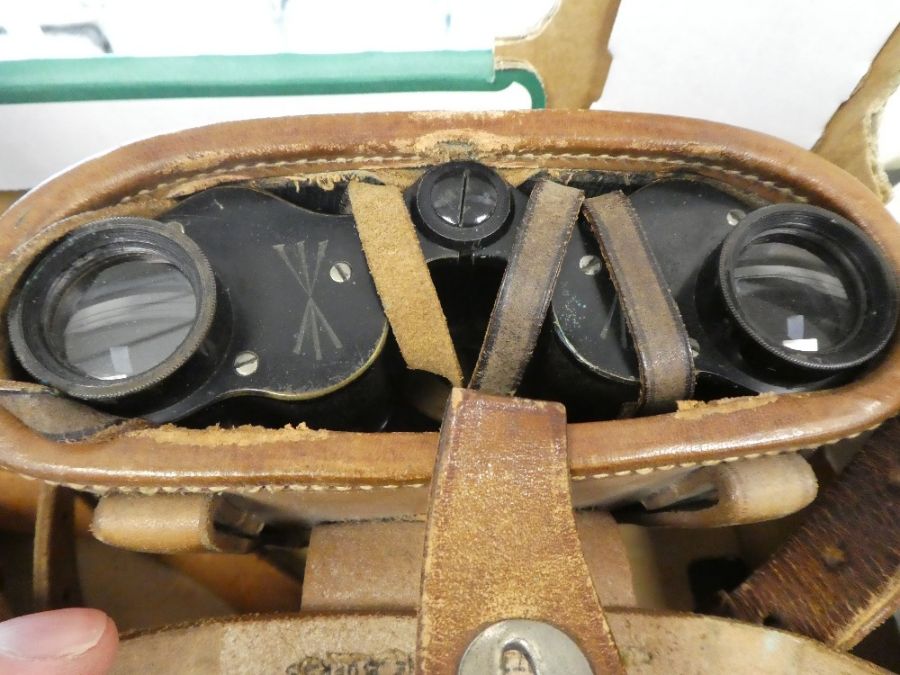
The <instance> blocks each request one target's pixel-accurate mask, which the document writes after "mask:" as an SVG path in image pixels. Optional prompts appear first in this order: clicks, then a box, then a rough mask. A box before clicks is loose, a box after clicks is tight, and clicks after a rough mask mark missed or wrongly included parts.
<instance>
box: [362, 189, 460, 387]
mask: <svg viewBox="0 0 900 675" xmlns="http://www.w3.org/2000/svg"><path fill="white" fill-rule="evenodd" d="M347 194H348V195H349V197H350V207H351V209H352V211H353V217H354V218H355V219H356V229H357V231H358V232H359V238H360V241H362V247H363V252H364V253H365V254H366V262H367V263H368V265H369V272H370V273H371V274H372V279H373V281H374V282H375V288H376V289H377V290H378V296H379V297H380V298H381V304H382V305H383V306H384V313H385V314H386V315H387V318H388V321H390V324H391V329H392V330H393V332H394V338H396V340H397V345H398V346H399V347H400V353H401V354H402V355H403V359H404V360H405V361H406V365H407V366H408V367H409V368H413V369H415V370H424V371H427V372H429V373H435V374H437V375H440V376H441V377H444V378H446V379H447V380H448V381H449V382H450V384H452V385H455V386H459V385H461V384H462V379H463V376H462V369H461V368H460V365H459V359H458V358H457V355H456V349H455V348H454V346H453V341H452V340H451V339H450V329H449V328H448V327H447V319H446V317H445V316H444V310H443V309H442V308H441V302H440V300H439V299H438V295H437V291H436V290H435V288H434V283H432V281H431V275H430V274H429V272H428V266H427V265H426V264H425V257H424V256H423V255H422V249H421V247H420V246H419V239H418V237H417V236H416V226H415V224H414V223H413V222H412V219H411V218H410V216H409V211H408V210H407V208H406V203H405V202H404V201H403V195H402V194H401V193H400V190H399V189H398V188H396V187H393V186H389V185H372V184H370V183H360V182H351V183H350V184H349V186H348V188H347Z"/></svg>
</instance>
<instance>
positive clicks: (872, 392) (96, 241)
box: [0, 111, 900, 673]
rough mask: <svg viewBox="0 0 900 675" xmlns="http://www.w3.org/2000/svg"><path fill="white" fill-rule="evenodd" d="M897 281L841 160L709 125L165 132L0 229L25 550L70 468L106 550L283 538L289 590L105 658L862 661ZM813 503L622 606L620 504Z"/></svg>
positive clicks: (240, 546) (601, 119) (142, 662)
mask: <svg viewBox="0 0 900 675" xmlns="http://www.w3.org/2000/svg"><path fill="white" fill-rule="evenodd" d="M898 269H900V231H898V228H897V223H896V222H895V221H894V220H893V219H892V217H891V216H890V215H889V214H888V213H887V212H886V211H885V209H884V208H883V206H882V204H881V203H880V202H879V200H878V199H877V197H876V196H875V195H874V194H872V193H871V192H869V191H868V190H867V189H866V188H865V187H864V186H863V185H861V184H860V183H859V182H857V181H856V180H855V179H854V178H852V177H851V176H849V175H848V174H847V173H845V172H844V171H842V170H841V169H839V168H837V167H836V166H833V165H832V164H829V163H828V162H826V161H825V160H823V159H821V158H819V157H817V156H815V155H813V154H811V153H809V152H807V151H804V150H802V149H799V148H797V147H794V146H792V145H790V144H788V143H785V142H783V141H779V140H777V139H774V138H770V137H768V136H764V135H761V134H757V133H753V132H750V131H745V130H741V129H736V128H733V127H728V126H724V125H720V124H713V123H709V122H703V121H698V120H690V119H682V118H674V117H663V116H654V115H642V114H623V113H602V112H590V111H576V112H557V111H547V112H544V111H541V112H537V111H535V112H510V113H482V114H443V113H420V114H399V113H391V114H373V115H349V116H319V117H297V118H277V119H266V120H253V121H245V122H233V123H226V124H219V125H214V126H210V127H204V128H199V129H191V130H187V131H183V132H179V133H175V134H171V135H167V136H161V137H157V138H153V139H149V140H146V141H141V142H139V143H135V144H133V145H129V146H126V147H123V148H120V149H118V150H115V151H113V152H111V153H109V154H106V155H103V156H100V157H97V158H94V159H91V160H89V161H86V162H84V163H82V164H79V165H78V166H76V167H74V168H72V169H70V170H69V171H67V172H65V173H63V174H61V175H59V176H57V177H55V178H53V179H52V180H50V181H48V182H47V183H45V184H43V185H41V186H39V187H38V188H36V189H34V190H33V191H31V192H30V193H28V194H27V195H26V196H24V197H23V198H22V199H21V200H20V201H19V202H17V203H16V204H15V205H14V206H13V207H12V208H10V210H9V211H7V212H6V213H5V214H3V216H2V217H0V307H2V317H3V322H4V328H5V330H4V332H3V334H4V335H8V336H9V343H8V346H7V349H5V350H3V351H2V354H0V356H2V359H0V370H2V377H3V378H4V379H3V381H2V382H0V407H2V409H3V410H2V411H0V465H2V466H3V467H4V468H5V469H7V470H8V471H10V472H14V473H17V474H21V475H23V476H26V477H29V478H33V479H37V480H39V481H43V482H44V483H46V484H47V485H48V486H55V487H52V488H48V490H51V492H52V493H53V494H54V495H55V501H51V502H48V503H50V504H55V505H56V506H55V507H52V508H51V507H48V509H49V510H47V511H46V512H45V513H44V516H46V517H45V518H43V519H41V518H39V521H38V534H37V539H38V541H41V542H43V546H44V549H45V552H46V554H47V555H48V556H51V557H52V555H53V553H54V551H55V552H56V555H57V556H59V555H65V554H64V553H63V554H61V553H60V551H64V550H65V547H64V546H63V547H59V546H56V547H55V546H53V545H51V542H53V541H56V540H57V539H58V538H62V539H65V537H67V536H71V532H70V528H69V529H67V528H66V527H64V526H63V525H61V524H60V522H59V519H58V518H57V519H54V517H52V516H53V514H57V515H58V514H59V513H64V512H65V509H66V507H65V503H66V502H65V500H66V499H71V496H72V495H73V494H75V493H82V494H86V495H88V496H89V498H90V501H91V502H92V504H94V509H93V522H92V525H91V529H92V532H93V534H94V536H96V537H97V538H98V539H100V540H101V541H103V542H105V543H107V544H110V545H113V546H118V547H122V548H125V549H130V550H133V551H142V552H149V553H156V554H176V553H185V552H196V551H218V552H225V553H246V552H253V551H265V550H270V549H272V548H278V549H281V550H284V549H292V550H294V549H295V550H301V549H304V550H306V551H307V554H306V561H305V565H301V569H300V571H299V572H298V575H299V574H302V575H303V601H302V609H303V611H302V612H301V613H300V614H299V615H283V616H275V617H269V618H263V617H256V618H252V619H241V620H232V619H226V620H218V621H212V622H204V623H202V624H200V625H196V626H187V627H177V628H171V629H166V630H161V631H158V632H152V633H145V634H142V635H140V636H137V637H134V638H132V639H126V640H124V641H123V644H122V648H121V649H122V652H121V655H120V658H119V662H118V664H117V667H118V668H119V669H120V671H121V672H131V671H132V670H134V671H135V672H136V671H137V670H140V671H141V672H146V671H147V670H148V669H149V670H150V671H154V670H155V669H156V670H160V671H166V670H168V669H170V668H171V666H172V662H171V661H170V660H169V659H171V658H172V657H173V656H172V655H173V654H177V655H178V659H179V666H178V669H179V670H180V671H181V672H194V671H197V672H208V671H210V670H215V669H216V668H218V669H219V670H220V671H222V672H250V671H253V672H263V671H265V672H269V671H271V672H296V673H307V672H316V673H319V672H322V673H337V672H356V671H351V670H341V668H345V669H346V668H351V667H355V668H357V669H358V670H359V672H384V673H395V672H396V673H401V672H404V673H405V672H411V671H412V670H415V671H416V672H423V673H456V672H459V673H482V672H497V673H499V672H511V671H510V669H513V670H514V669H515V668H519V670H515V672H536V673H556V672H559V673H563V672H565V673H591V672H593V673H601V672H624V671H625V670H626V669H627V670H628V672H640V673H643V672H646V673H656V672H709V673H718V672H725V671H732V672H759V671H765V672H785V673H788V672H796V670H797V669H798V668H800V667H801V665H800V664H803V665H802V667H803V668H805V669H808V670H817V671H820V672H824V671H831V670H834V669H843V670H842V672H843V671H846V672H871V670H872V668H873V667H872V666H869V665H868V664H866V663H863V662H861V661H858V660H855V659H854V658H853V657H850V656H847V655H845V654H841V653H840V652H841V651H843V650H848V649H849V648H851V647H853V646H854V645H855V644H856V643H857V642H859V640H860V639H861V638H862V637H864V636H865V635H866V634H867V633H868V632H870V631H871V630H872V629H873V628H874V627H875V626H877V625H878V624H879V623H880V622H881V621H882V620H884V619H885V618H886V617H888V616H889V615H890V613H891V612H892V611H895V610H896V608H897V603H898V597H900V524H898V521H897V519H896V518H895V517H894V514H896V513H897V507H898V506H900V503H898V500H900V498H898V494H900V492H898V490H900V488H898V486H900V461H898V453H897V447H898V443H900V432H898V429H897V426H896V423H895V422H893V421H891V418H893V417H894V416H895V415H896V414H897V412H898V408H900V342H898V340H897V338H896V335H895V334H894V325H895V323H896V318H897V276H896V274H897V270H898ZM129 331H131V333H129ZM135 331H137V334H138V337H128V336H125V337H123V335H124V334H126V333H127V334H128V335H132V334H134V332H135ZM879 427H881V428H880V429H879ZM876 429H877V430H876ZM873 430H875V431H874V433H872V432H873ZM847 439H858V441H859V444H860V445H861V446H862V449H861V450H859V452H858V453H857V454H856V456H855V458H854V460H853V461H852V462H851V464H850V465H849V467H848V468H847V469H846V470H845V471H844V472H843V473H841V474H840V475H838V476H837V477H833V479H832V480H830V482H828V483H827V484H826V482H825V481H824V480H823V485H822V487H821V489H820V487H819V481H818V480H817V476H816V474H815V473H814V472H813V469H812V466H811V462H812V463H815V458H816V457H817V456H819V455H821V453H822V452H823V450H822V449H823V448H828V447H832V446H835V444H838V443H842V442H844V441H845V440H847ZM819 493H821V494H819ZM817 494H818V498H817ZM811 504H812V506H811V507H810V508H809V509H807V511H806V512H805V513H804V514H803V521H802V523H803V524H802V525H801V527H800V529H799V530H798V531H797V532H796V533H795V534H794V535H793V536H792V538H790V539H789V540H788V541H787V543H786V544H785V545H784V546H783V547H782V548H781V549H779V550H778V551H777V552H776V553H775V554H774V555H773V557H772V558H771V559H770V560H768V561H767V562H764V563H762V565H760V566H759V567H758V568H757V569H756V570H755V571H753V572H752V573H750V575H749V577H747V578H746V579H745V580H744V581H743V582H742V583H740V584H739V585H738V586H737V587H736V588H733V589H728V590H727V592H723V593H722V594H721V596H720V598H719V602H718V606H717V607H716V608H714V609H712V610H710V614H711V613H717V614H719V615H724V616H726V617H728V618H722V617H721V616H719V617H714V616H711V615H709V614H678V613H673V612H668V613H666V612H663V613H659V612H650V611H647V610H646V609H641V608H640V607H639V606H638V604H639V603H638V601H637V600H636V596H635V592H634V586H635V583H636V577H634V576H633V574H632V570H631V565H630V562H629V559H628V556H627V555H626V548H625V546H624V544H623V542H622V539H621V536H620V528H619V525H617V523H623V522H625V523H637V524H639V525H642V526H648V527H672V528H691V529H698V528H718V527H726V526H732V525H743V524H748V523H757V522H762V521H768V520H774V519H779V518H782V517H784V516H787V515H789V514H793V513H796V512H798V511H800V510H801V509H804V508H806V507H808V506H810V505H811ZM54 509H55V510H54ZM48 514H49V515H48ZM54 564H56V565H58V564H64V563H59V562H58V561H57V562H56V563H54V562H53V561H52V560H51V561H49V562H46V566H47V569H51V568H54ZM42 570H44V567H39V568H37V570H36V571H37V572H42ZM47 583H48V584H51V583H52V581H48V582H47ZM51 595H52V592H51ZM753 624H756V625H753ZM773 626H774V627H778V628H782V629H785V630H786V631H789V632H783V631H774V630H773V628H772V627H773ZM772 645H775V647H774V648H773V646H772ZM161 647H162V648H161ZM316 668H318V670H316ZM504 668H506V670H504Z"/></svg>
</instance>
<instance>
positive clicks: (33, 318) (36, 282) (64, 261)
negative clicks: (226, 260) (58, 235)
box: [9, 218, 216, 400]
mask: <svg viewBox="0 0 900 675" xmlns="http://www.w3.org/2000/svg"><path fill="white" fill-rule="evenodd" d="M215 307H216V285H215V279H214V277H213V273H212V269H211V268H210V266H209V263H208V261H207V260H206V258H205V256H204V255H203V253H202V252H201V251H200V249H199V248H198V247H197V246H196V244H195V243H194V242H193V241H192V240H190V239H189V238H188V237H186V236H185V235H184V234H182V233H181V232H179V231H177V230H175V229H171V228H166V227H164V226H162V225H160V223H155V222H153V221H148V220H144V219H141V218H111V219H109V220H106V221H99V222H97V223H93V224H91V225H87V226H85V227H83V228H81V229H80V230H77V231H76V232H73V233H72V234H70V235H69V236H68V237H66V238H65V239H63V240H62V241H61V242H60V243H59V244H58V245H57V246H55V247H54V248H53V249H51V250H50V251H49V252H48V253H47V255H45V256H44V257H43V258H42V259H41V260H40V261H39V262H38V264H37V265H36V266H35V268H34V269H33V270H32V271H31V273H30V274H29V275H28V277H27V279H26V281H25V283H24V284H23V285H22V287H21V288H20V290H19V293H18V294H17V296H16V298H15V300H14V302H13V304H12V307H11V311H10V325H9V334H10V339H11V341H12V346H13V350H14V351H15V353H16V356H18V357H19V361H20V362H21V363H22V365H23V366H24V367H25V369H26V370H27V371H29V372H30V373H31V374H32V375H34V377H35V378H37V379H38V380H39V381H40V382H44V383H46V384H50V385H51V386H54V387H57V388H58V389H61V390H62V391H64V392H66V393H68V394H71V395H72V396H77V397H80V398H86V399H97V400H100V399H116V398H118V397H123V396H130V395H132V394H136V393H138V392H142V391H146V390H148V389H149V388H151V387H153V386H155V385H156V384H158V383H159V382H160V381H162V380H163V379H164V378H167V377H168V376H170V375H171V374H172V373H174V372H175V371H176V370H178V369H179V368H181V367H182V366H183V365H185V364H186V363H187V362H188V360H189V359H191V357H192V356H193V355H194V354H195V353H196V352H197V351H198V348H199V347H200V345H201V344H202V343H203V341H204V340H205V338H206V334H207V332H208V330H209V327H210V325H211V323H212V319H213V315H214V313H215Z"/></svg>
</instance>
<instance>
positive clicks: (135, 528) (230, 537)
mask: <svg viewBox="0 0 900 675" xmlns="http://www.w3.org/2000/svg"><path fill="white" fill-rule="evenodd" d="M263 524H264V523H263V521H262V520H261V519H260V517H259V516H258V515H257V510H256V509H253V508H251V507H250V506H248V505H246V504H243V503H242V502H241V501H240V498H239V497H236V496H227V495H212V494H160V495H131V494H111V495H106V496H104V497H103V498H102V499H101V500H100V503H99V504H98V505H97V508H96V510H95V511H94V520H93V521H92V522H91V532H92V533H93V534H94V536H95V537H96V538H97V539H99V540H100V541H102V542H103V543H104V544H108V545H110V546H118V547H120V548H126V549H129V550H132V551H141V552H143V553H166V554H173V553H198V552H204V551H215V552H226V553H245V552H247V551H249V550H250V549H252V548H253V547H254V546H255V545H256V544H257V540H258V535H259V534H260V532H261V531H262V528H263Z"/></svg>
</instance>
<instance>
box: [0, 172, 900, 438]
mask: <svg viewBox="0 0 900 675" xmlns="http://www.w3.org/2000/svg"><path fill="white" fill-rule="evenodd" d="M543 178H545V179H546V178H549V179H551V180H560V181H564V182H566V183H567V184H569V185H571V186H573V187H577V188H580V189H581V190H583V191H584V192H585V194H586V195H588V196H594V195H599V194H603V193H604V192H608V191H611V190H623V191H624V192H626V193H627V194H628V198H629V201H630V203H631V207H632V208H633V210H634V212H635V213H636V214H637V216H638V218H639V221H640V224H641V227H642V229H643V233H644V235H645V237H646V241H647V244H648V247H649V249H650V250H651V252H652V254H653V257H654V258H655V259H656V261H657V262H658V265H659V270H660V272H661V274H662V278H663V280H664V282H665V285H666V286H667V289H668V291H669V292H670V293H671V297H672V299H673V300H674V302H675V303H676V305H677V308H678V310H679V313H680V315H681V319H682V320H683V322H684V327H685V329H686V332H687V335H688V336H689V343H690V348H691V354H692V356H693V364H694V375H695V387H694V395H695V397H696V398H698V399H702V400H711V399H715V398H720V397H726V396H733V395H742V394H752V393H764V392H786V391H807V390H814V389H821V388H826V387H831V386H835V385H836V384H840V383H844V382H847V381H850V380H852V379H853V377H855V376H856V375H857V374H858V373H859V372H860V371H861V369H864V368H866V367H867V364H870V363H871V362H872V361H873V359H876V358H877V356H878V354H879V353H880V352H881V351H882V349H883V348H884V347H885V346H886V345H887V343H888V342H889V340H890V338H891V336H892V333H893V331H894V327H895V324H896V321H897V314H898V297H897V283H896V279H895V277H894V274H893V271H892V270H891V268H890V266H889V265H888V263H887V262H886V260H885V258H884V256H883V255H882V253H881V251H880V250H879V248H878V246H877V245H876V244H875V242H873V241H872V240H870V239H869V238H868V237H867V236H866V235H865V234H864V233H863V232H862V231H861V230H860V229H859V228H858V227H857V226H855V225H854V224H853V223H851V222H849V221H848V220H846V219H845V218H843V217H841V216H839V215H837V214H835V213H832V212H830V211H827V210H825V209H822V208H819V207H815V206H810V205H806V204H796V203H791V204H763V203H750V202H748V201H747V198H746V197H742V196H739V195H738V194H736V193H735V192H733V191H731V190H730V189H729V188H728V186H727V185H725V184H719V183H715V182H712V181H706V180H705V179H704V180H701V179H698V178H696V177H694V178H690V179H688V178H678V177H672V178H668V179H663V180H657V181H655V182H650V183H647V184H645V185H640V186H633V185H624V184H618V183H615V184H614V183H611V182H610V179H609V178H608V177H604V176H602V175H599V174H598V175H594V174H592V173H591V172H580V173H573V174H572V175H565V176H550V177H547V176H544V177H543ZM535 180H536V179H535V178H534V177H532V178H530V179H529V180H526V181H525V182H524V183H522V184H520V185H519V186H518V187H514V186H512V185H511V184H510V183H508V182H507V181H506V180H505V179H504V178H503V177H502V176H501V175H500V174H499V173H498V172H496V171H494V170H493V169H491V168H489V167H487V166H484V165H481V164H478V163H475V162H449V163H446V164H442V165H438V166H435V167H432V168H431V169H429V170H427V171H426V172H425V173H424V174H423V175H422V176H421V177H420V178H419V180H418V181H417V182H416V183H415V184H414V185H412V186H411V187H409V188H408V189H407V190H406V192H405V193H404V196H405V200H406V204H407V206H408V208H409V212H410V215H411V217H412V220H413V222H414V223H415V225H416V228H417V235H418V238H419V243H420V246H421V249H422V253H423V255H424V258H425V261H426V262H427V264H428V268H429V271H430V273H431V277H432V281H433V282H434V285H435V289H436V291H437V295H438V297H439V298H440V300H441V305H442V307H443V310H444V312H445V315H446V318H447V322H448V326H449V329H450V333H451V335H452V337H453V341H454V344H455V347H456V350H457V353H458V356H459V359H460V362H461V363H462V365H463V369H464V370H467V369H468V370H469V371H471V368H472V366H473V364H474V362H475V360H476V358H477V355H478V351H479V349H480V348H481V342H482V340H483V337H484V334H485V329H486V326H487V323H488V320H489V318H490V314H491V309H492V307H493V303H494V299H495V296H496V294H497V291H498V289H499V287H500V283H501V279H502V276H503V271H504V267H505V265H506V262H507V261H508V260H509V257H510V255H511V251H512V250H513V244H514V242H515V238H516V236H517V233H518V230H519V225H520V223H521V222H522V218H523V215H524V213H525V210H526V205H527V203H528V199H529V192H530V191H531V189H532V188H533V187H534V185H535ZM345 188H346V184H340V183H338V184H336V185H334V186H325V187H323V186H319V185H316V184H315V183H308V184H302V185H300V184H295V185H293V186H291V187H284V186H279V187H276V188H272V189H271V190H262V189H258V188H254V187H245V186H220V187H214V188H209V189H206V190H204V191H202V192H199V193H197V194H194V195H193V196H190V197H188V198H186V199H184V200H183V201H182V202H181V203H180V204H178V206H177V207H175V208H174V209H172V210H170V211H168V212H166V213H164V214H161V215H159V216H158V217H157V218H156V219H154V220H149V219H144V218H131V217H117V218H109V219H105V220H100V221H96V222H93V223H89V224H87V225H84V226H81V227H79V228H77V229H76V230H74V231H72V232H70V233H69V234H67V235H65V236H64V237H63V238H62V239H61V240H59V241H58V242H57V243H56V244H55V245H53V246H52V247H50V248H49V249H48V250H46V251H45V252H44V253H43V254H42V255H40V256H39V258H38V259H37V261H36V262H35V263H34V264H33V265H32V267H31V268H30V269H29V270H28V271H27V272H26V274H25V275H24V276H23V278H22V280H21V282H20V283H19V286H18V289H17V291H16V293H15V296H14V298H13V300H12V302H11V305H10V308H9V310H8V317H7V318H8V325H9V334H10V339H11V344H12V347H13V351H14V354H15V356H16V358H17V360H18V362H19V364H20V365H21V366H22V368H24V370H25V371H27V373H28V374H30V375H31V376H32V377H33V378H34V379H35V380H36V381H38V382H40V383H42V384H45V385H48V386H51V387H54V388H56V389H58V390H60V391H62V392H64V393H65V394H67V395H69V396H71V397H73V398H76V399H81V400H83V401H86V402H89V403H90V404H92V405H94V406H95V407H97V408H100V409H103V410H108V411H112V412H115V413H117V414H121V415H125V416H138V417H142V418H145V419H147V420H149V421H150V422H153V423H165V422H171V421H180V422H181V423H182V424H186V425H188V426H192V425H194V426H201V425H203V426H205V425H207V424H211V423H221V424H226V425H234V424H242V423H253V424H263V425H270V426H271V425H280V424H284V423H295V422H305V423H307V424H309V425H310V426H314V427H326V428H331V429H354V430H379V429H398V430H400V429H422V428H429V425H431V428H434V426H435V424H436V423H435V422H434V421H433V420H431V419H429V418H428V417H427V416H426V415H423V414H422V413H421V412H419V410H418V409H417V408H416V406H415V405H413V404H412V403H411V402H410V400H409V399H410V395H409V386H408V385H409V381H410V378H411V377H412V376H417V377H422V376H423V374H421V373H410V372H408V371H407V370H406V369H405V367H404V364H403V361H402V358H401V356H400V354H399V350H398V348H397V345H396V343H395V342H394V339H393V336H392V334H391V329H390V325H389V322H388V320H387V318H386V316H385V312H384V310H383V308H382V305H381V301H380V300H379V296H378V293H377V291H376V287H375V284H374V282H373V280H372V277H371V276H370V273H369V270H368V267H367V264H366V257H365V253H364V251H363V247H362V245H361V243H360V239H359V236H358V234H357V231H356V227H355V221H354V216H353V213H352V212H351V208H350V205H349V201H348V200H347V199H346V189H345ZM620 305H621V303H620V301H619V293H618V292H617V289H616V284H615V278H614V275H611V274H610V271H609V269H608V265H607V261H606V260H605V259H604V254H603V251H602V250H601V247H600V245H599V244H598V241H597V239H596V237H595V236H594V233H593V232H592V230H591V227H590V224H589V223H588V221H587V220H586V219H584V218H583V217H582V218H580V219H579V222H578V224H577V225H576V227H575V231H574V233H573V236H572V238H571V240H570V241H569V243H568V246H567V249H566V251H565V254H564V256H563V260H562V266H561V269H560V273H559V276H558V278H557V281H556V286H555V288H554V289H553V293H552V297H551V301H550V306H549V311H548V313H547V316H546V319H545V321H544V325H543V330H542V333H541V337H540V340H539V342H538V346H537V349H536V350H535V351H534V354H533V356H532V359H531V363H530V364H529V366H528V370H527V371H526V373H525V377H524V380H523V382H522V384H521V387H520V393H522V394H523V395H527V396H530V397H532V398H545V399H553V400H557V401H561V402H563V403H564V404H566V407H567V410H568V411H569V416H570V418H571V419H573V420H596V419H604V418H609V417H613V416H615V415H616V414H618V411H619V410H620V409H621V407H622V405H623V404H624V403H627V402H628V401H633V400H634V399H636V398H637V396H638V393H639V387H640V380H639V367H638V358H637V355H636V352H635V348H634V345H633V339H632V336H631V334H630V331H629V326H628V324H627V321H626V317H625V314H624V312H623V310H622V307H621V306H620ZM435 379H436V378H435Z"/></svg>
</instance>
